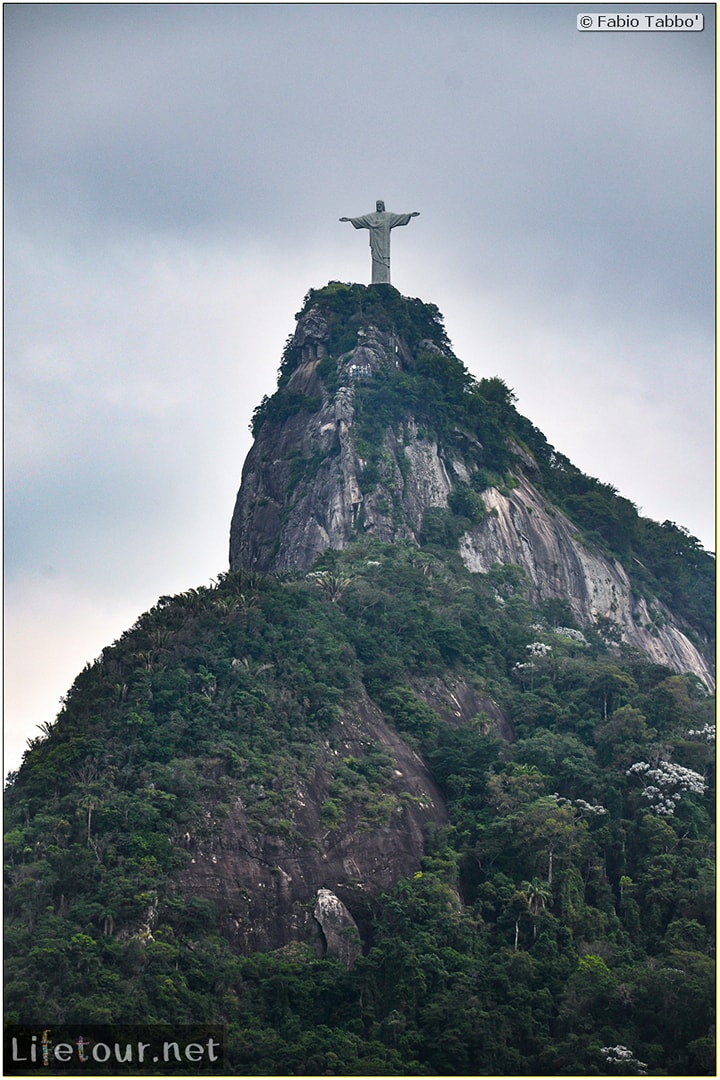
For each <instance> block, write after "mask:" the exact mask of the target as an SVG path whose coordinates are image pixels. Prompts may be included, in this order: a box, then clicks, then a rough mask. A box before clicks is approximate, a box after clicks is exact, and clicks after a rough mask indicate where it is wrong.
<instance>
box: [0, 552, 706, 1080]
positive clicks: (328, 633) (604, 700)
mask: <svg viewBox="0 0 720 1080" xmlns="http://www.w3.org/2000/svg"><path fill="white" fill-rule="evenodd" d="M558 614H561V615H566V614H567V613H566V612H559V611H554V610H552V611H551V610H550V608H548V610H547V612H546V614H545V615H543V613H542V611H540V612H539V611H538V610H537V609H534V608H533V607H531V606H530V604H529V603H528V602H527V599H526V597H525V592H524V587H523V579H522V575H520V574H519V573H517V572H516V571H515V570H513V568H502V567H499V568H497V570H495V571H493V572H492V573H490V574H487V575H484V576H483V575H471V574H469V573H467V572H466V571H465V570H464V569H463V568H462V566H461V564H460V563H459V560H457V559H455V558H453V557H446V556H443V557H440V556H439V555H437V554H433V553H431V552H429V551H418V550H417V549H415V548H412V547H410V546H404V545H392V546H388V545H382V544H380V543H379V542H375V541H363V542H361V543H358V544H356V545H353V546H352V547H350V548H348V549H346V550H345V551H343V552H330V553H328V554H327V555H326V556H325V557H324V558H323V559H322V560H321V561H320V562H319V563H318V565H317V567H316V568H315V569H314V572H313V573H312V574H309V575H288V576H285V577H283V578H277V577H273V576H260V575H253V574H247V573H232V574H228V575H224V576H222V577H221V578H220V579H219V581H218V583H217V585H215V586H213V587H211V588H201V589H198V590H190V591H189V592H188V593H185V594H182V595H180V596H177V597H172V598H170V597H163V598H161V600H160V601H159V603H158V604H157V606H156V607H155V608H153V609H152V610H151V611H150V612H148V613H146V614H145V615H143V616H142V617H141V618H140V619H139V620H138V622H137V623H136V625H135V626H134V627H133V628H132V629H131V630H129V631H128V632H127V633H126V634H124V635H123V636H122V638H121V639H120V640H119V641H118V642H116V643H115V644H114V645H113V646H111V647H109V648H107V649H105V650H104V651H103V654H102V656H101V657H99V658H98V660H97V661H96V662H95V663H94V664H92V665H89V666H88V667H87V668H86V669H85V670H84V671H83V672H82V673H81V674H80V675H79V676H78V678H77V680H76V682H75V684H74V686H73V687H72V689H71V691H70V692H69V694H68V696H67V699H66V701H65V703H64V705H63V709H62V712H61V714H60V716H59V718H58V720H57V721H56V723H54V724H52V725H50V726H49V730H48V731H47V733H46V734H45V735H44V736H43V737H41V738H38V739H37V740H35V741H34V744H33V746H32V747H31V748H30V749H29V751H28V753H27V755H26V758H25V760H24V763H23V765H22V767H21V769H20V771H19V773H18V774H17V775H16V776H14V777H12V778H11V783H10V785H9V789H8V793H7V815H6V828H7V835H6V879H7V890H8V891H7V902H6V915H7V920H8V925H7V933H6V1007H7V1012H8V1018H9V1019H12V1020H18V1021H23V1022H39V1023H43V1024H45V1025H47V1024H52V1023H53V1022H56V1023H57V1022H60V1021H66V1022H72V1021H78V1022H80V1021H84V1022H86V1023H89V1022H95V1023H100V1022H127V1023H132V1022H135V1023H141V1022H145V1021H148V1020H152V1021H154V1022H168V1023H188V1022H201V1021H204V1022H221V1023H224V1024H226V1025H227V1032H228V1048H229V1061H230V1064H231V1067H232V1070H233V1071H236V1072H239V1073H242V1074H245V1075H262V1074H265V1075H283V1074H295V1075H310V1074H314V1075H317V1074H323V1073H324V1074H327V1075H336V1074H350V1075H363V1074H365V1075H378V1074H388V1075H408V1074H410V1075H425V1074H428V1075H431V1074H442V1075H459V1074H467V1073H491V1074H495V1075H498V1074H504V1073H519V1074H535V1075H563V1074H571V1073H582V1074H583V1075H585V1074H590V1075H592V1074H604V1073H607V1071H608V1069H607V1060H606V1059H607V1056H608V1053H609V1050H608V1051H607V1052H606V1051H605V1050H604V1049H603V1048H617V1047H621V1048H623V1047H624V1048H627V1049H628V1051H629V1054H630V1057H629V1058H627V1057H626V1058H623V1061H624V1062H625V1066H626V1067H627V1061H628V1060H631V1059H632V1061H635V1062H640V1063H645V1065H646V1066H647V1071H649V1072H652V1073H653V1074H655V1075H662V1074H675V1075H677V1074H681V1075H707V1074H709V1073H712V1072H713V1070H714V1044H713V1041H712V1040H713V1035H712V1027H711V1025H712V1022H713V1018H712V1015H711V1014H712V1004H713V1000H714V993H713V984H712V959H711V957H712V947H713V934H714V908H713V897H714V871H713V864H712V861H711V860H712V818H713V813H712V811H713V779H714V771H713V744H712V735H713V733H714V729H713V730H711V728H710V725H712V724H713V722H714V713H713V706H712V701H711V699H710V698H709V697H708V696H707V694H706V692H705V691H704V690H703V689H702V687H700V685H699V684H698V681H697V680H696V679H694V678H692V677H689V676H680V675H672V674H671V673H669V672H668V671H667V670H665V669H663V668H658V667H655V666H653V665H651V664H649V663H648V662H647V660H646V659H644V658H643V657H640V656H638V655H637V654H635V653H633V652H632V651H629V650H627V649H625V648H623V647H618V646H616V645H613V644H612V643H610V644H608V643H606V641H605V640H604V639H603V638H602V636H601V635H600V634H599V633H596V632H593V631H589V630H587V629H585V630H584V631H583V632H582V633H580V631H579V630H578V629H577V628H573V627H572V625H569V624H568V621H567V620H566V621H565V622H564V624H563V625H562V626H560V628H559V629H558V626H557V623H556V620H555V616H556V615H558ZM448 676H452V677H453V678H455V679H462V680H464V681H465V683H466V684H467V685H469V686H472V687H474V689H475V691H476V692H477V693H478V694H480V695H482V696H484V697H485V698H487V699H492V700H493V701H494V702H495V703H496V704H497V706H499V708H500V709H501V710H502V712H503V714H504V715H505V716H506V717H507V718H508V720H509V721H510V722H511V724H512V725H513V728H514V732H515V739H514V741H510V742H507V741H504V740H502V739H501V738H499V737H498V735H497V733H495V731H494V730H493V725H492V722H491V721H490V719H489V717H488V715H487V714H480V715H478V716H477V717H476V718H474V719H473V721H472V722H471V723H464V724H450V723H447V722H445V721H443V720H442V719H441V718H440V716H439V715H438V714H437V713H436V712H435V711H434V710H433V709H432V708H431V707H430V706H429V705H428V704H427V703H426V701H425V700H423V699H422V696H421V695H420V692H419V688H421V687H422V686H423V685H429V683H430V682H431V681H432V680H433V679H437V678H439V677H440V678H442V677H448ZM363 691H367V692H368V693H369V694H370V696H371V697H372V698H373V699H374V701H375V702H376V703H377V704H378V705H379V706H380V708H382V710H383V711H384V713H385V716H386V717H387V718H388V719H389V720H390V722H391V723H393V724H394V725H395V726H396V727H397V730H398V731H399V732H400V733H401V734H402V736H403V738H405V739H406V740H407V741H408V742H409V743H410V744H411V745H412V746H413V747H414V748H415V749H416V750H417V751H418V752H420V753H421V754H422V755H423V757H424V758H425V760H426V761H427V763H428V765H429V767H430V768H431V771H432V773H433V775H434V777H435V779H436V782H437V783H438V784H439V785H440V787H441V790H442V791H443V792H444V794H445V797H446V799H447V803H448V807H449V811H450V823H449V825H448V826H446V827H444V828H442V829H438V830H436V831H435V832H434V833H433V834H432V835H430V836H429V837H428V845H427V856H426V859H425V861H424V864H423V866H422V867H421V869H420V870H419V871H418V873H417V874H416V875H415V876H414V877H413V878H411V879H410V880H402V881H400V882H398V884H397V885H396V886H395V888H393V889H392V890H390V892H388V893H387V894H386V895H383V896H381V897H378V898H376V899H375V900H374V901H372V902H371V903H370V907H369V908H368V909H367V910H366V911H364V912H363V913H362V916H363V917H362V920H361V922H362V925H363V926H364V927H365V929H364V935H365V949H364V955H363V956H362V957H360V958H359V959H358V961H357V962H356V963H355V965H354V967H353V968H352V969H351V970H350V971H346V970H345V969H344V968H343V967H342V966H341V965H339V964H338V963H337V962H336V961H333V960H329V959H326V960H319V959H317V958H316V956H315V954H314V953H313V952H312V950H310V949H309V947H307V948H306V947H305V946H300V945H298V946H296V947H288V948H286V949H284V950H280V951H278V952H277V953H269V954H257V955H254V956H250V957H242V956H239V955H237V954H235V953H234V952H233V950H232V949H231V947H230V945H229V944H228V943H227V942H226V941H225V940H224V939H223V938H222V937H221V936H219V934H218V932H217V912H216V911H215V909H214V906H213V905H212V904H210V903H208V902H207V901H203V900H200V899H196V898H193V897H192V896H186V895H183V894H182V893H181V892H178V890H177V888H176V887H175V886H174V884H173V881H174V880H175V879H174V875H175V874H176V873H177V871H178V870H179V869H181V868H182V866H183V865H185V862H186V860H187V859H188V857H189V856H188V853H187V852H186V851H185V850H184V848H183V845H182V843H181V842H180V840H179V837H181V836H182V834H183V833H184V832H185V831H186V830H190V831H192V832H193V833H194V834H195V833H199V834H200V835H202V834H203V830H204V832H205V835H212V834H213V833H217V832H218V831H219V830H221V829H222V826H223V822H224V820H225V818H226V817H227V815H228V813H229V812H230V808H231V806H232V805H233V803H234V802H235V801H236V800H237V799H238V798H241V799H242V801H243V804H244V806H245V807H246V810H247V813H248V816H249V819H250V821H251V823H254V827H255V828H257V829H258V830H262V831H263V832H265V833H270V834H274V835H276V836H278V837H282V838H283V839H284V840H285V842H286V843H288V844H290V845H292V846H293V847H294V848H295V849H296V850H301V849H302V846H303V845H305V844H308V843H312V841H313V838H312V837H306V836H302V835H299V833H298V832H297V829H296V826H295V825H294V821H293V807H294V805H295V800H296V794H295V792H296V790H297V785H298V781H299V780H302V779H303V778H307V777H308V776H310V775H311V773H312V771H313V769H314V767H315V764H316V762H317V756H318V753H319V752H320V749H321V747H322V745H323V743H324V741H325V740H327V739H330V740H332V739H333V738H334V735H333V730H334V729H333V725H334V723H335V720H336V719H337V718H338V717H339V716H341V715H342V714H343V711H344V710H345V709H347V708H349V707H350V703H351V702H352V701H353V700H354V699H355V698H356V697H357V695H358V694H359V693H361V692H363ZM708 740H710V741H708ZM643 763H645V764H646V765H647V769H645V768H644V766H643ZM636 765H637V766H640V767H639V768H636V769H634V770H633V766H636ZM660 765H661V766H662V767H661V768H660V771H659V772H658V775H657V776H655V777H649V773H648V771H647V770H648V769H650V768H655V769H658V767H659V766H660ZM391 767H392V762H391V759H390V758H389V757H388V756H387V754H386V753H384V752H383V751H382V750H381V749H380V748H379V747H377V746H372V745H369V746H368V747H367V749H366V752H365V754H364V755H363V756H362V757H360V756H351V757H348V756H345V757H343V756H342V755H338V757H337V765H336V770H335V775H334V780H333V784H332V789H331V791H330V792H329V794H328V797H327V799H326V801H325V804H324V805H323V808H322V811H323V822H324V827H325V828H335V827H341V826H342V822H343V820H344V819H345V817H346V815H347V813H348V810H349V809H350V808H354V810H355V812H356V813H359V814H360V819H361V821H362V820H364V821H366V822H369V823H370V822H385V821H388V820H389V819H390V817H391V815H392V812H393V809H394V806H393V798H392V797H388V795H387V785H386V779H387V776H388V771H389V770H390V769H391ZM651 780H652V783H651V782H650V781H651ZM663 785H664V786H663ZM651 788H657V789H658V790H660V789H661V788H662V790H663V791H664V793H665V796H667V798H668V799H669V805H670V807H671V810H670V812H669V813H668V812H666V810H667V806H666V804H665V803H663V802H662V801H659V799H658V798H657V797H656V796H654V795H653V794H652V791H651V790H650V789H651ZM151 913H152V921H153V929H152V935H150V934H144V932H143V930H142V927H143V926H144V925H145V924H147V922H148V919H149V916H150V914H151ZM658 1003H660V1005H661V1007H658ZM629 1068H630V1071H631V1072H632V1071H633V1069H634V1070H635V1071H638V1070H639V1068H640V1066H639V1065H636V1066H632V1065H631V1066H630V1067H629ZM611 1071H612V1070H611Z"/></svg>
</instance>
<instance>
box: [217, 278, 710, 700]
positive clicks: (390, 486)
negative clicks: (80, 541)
mask: <svg viewBox="0 0 720 1080" xmlns="http://www.w3.org/2000/svg"><path fill="white" fill-rule="evenodd" d="M353 288H354V289H358V288H359V287H357V286H354V287H353ZM377 288H378V287H375V289H376V290H377ZM386 289H387V291H386V292H383V293H376V294H375V295H376V296H380V297H382V296H385V297H386V298H387V301H388V307H389V308H393V307H394V309H395V310H397V296H398V294H396V293H395V290H390V287H386ZM370 291H371V290H368V292H370ZM328 292H329V293H330V297H331V298H332V297H333V295H338V293H340V292H341V287H339V286H337V285H336V286H332V285H331V286H329V287H328V290H320V292H319V293H318V294H316V298H315V302H313V296H312V294H311V298H310V301H309V302H308V304H306V307H305V309H304V310H303V312H301V313H300V315H299V317H298V322H297V328H296V330H295V334H294V336H293V338H292V339H291V341H290V342H289V345H288V348H287V350H286V364H285V367H286V370H285V371H282V370H281V379H280V386H279V390H278V394H277V395H276V396H275V398H274V399H271V400H270V401H269V402H268V401H266V402H265V403H264V406H263V407H262V408H261V409H260V410H258V413H259V415H258V417H257V423H256V428H255V433H256V439H255V443H254V445H253V447H252V449H251V451H250V453H249V454H248V457H247V460H246V462H245V466H244V469H243V475H242V484H241V488H240V491H239V494H238V498H237V502H236V506H235V512H234V514H233V518H232V524H231V532H230V565H231V567H233V568H241V567H245V568H252V569H257V570H262V571H270V570H274V571H282V570H297V569H308V568H310V567H311V566H312V565H313V563H314V561H315V560H316V558H317V557H318V556H319V555H320V554H321V553H322V552H324V551H326V550H328V549H333V548H334V549H339V548H344V547H345V546H346V545H347V544H348V543H350V542H351V541H352V540H353V539H354V538H357V536H358V535H362V534H370V535H372V536H375V537H377V538H378V539H380V540H383V541H388V542H393V541H398V540H405V541H409V542H411V543H413V544H418V545H420V543H421V542H422V539H423V530H424V529H425V530H427V523H428V516H427V512H428V511H431V512H432V511H438V510H439V511H445V512H448V507H449V506H451V505H452V504H453V500H454V499H455V500H457V498H458V497H460V498H461V499H462V496H463V493H465V494H467V493H468V492H469V491H470V492H472V491H473V489H474V490H475V491H477V490H478V489H479V488H482V490H481V492H480V496H479V497H480V498H481V500H482V506H481V508H480V512H479V513H478V512H477V508H476V513H475V514H474V515H473V516H474V517H475V518H480V520H477V521H468V522H467V524H468V525H469V528H467V529H466V530H465V531H464V532H463V533H462V535H461V536H459V538H457V550H458V551H459V553H460V555H461V557H462V559H463V562H464V563H465V565H466V566H467V567H468V569H470V570H471V571H474V572H477V573H486V572H487V571H488V570H489V569H490V568H491V567H492V566H494V565H497V564H503V563H505V564H513V565H515V566H518V567H520V568H521V570H522V571H523V572H524V573H525V574H526V576H527V586H528V594H529V596H530V598H531V599H532V600H534V601H541V600H548V599H556V600H561V601H564V602H566V603H567V604H568V605H569V607H570V609H571V611H572V613H573V615H574V617H575V619H576V621H577V623H578V624H579V625H580V626H583V627H586V626H592V625H594V624H595V623H596V622H597V620H598V619H603V620H609V621H610V623H611V624H614V627H615V630H616V632H617V634H618V635H619V636H620V638H621V640H623V641H625V642H627V643H628V644H630V645H633V646H635V647H636V648H638V649H641V650H642V651H643V652H645V653H646V654H647V655H648V657H650V659H651V660H652V661H654V662H655V663H658V664H663V665H667V666H668V667H669V668H671V669H672V670H673V671H676V672H687V671H689V672H693V673H694V674H696V675H697V676H698V677H699V678H700V679H702V680H703V682H705V683H706V684H707V685H708V686H713V685H714V680H713V672H712V664H711V661H710V660H709V658H708V655H704V652H703V650H702V647H701V646H699V645H698V644H697V643H695V642H694V641H692V640H691V637H690V636H689V634H690V630H689V628H688V627H687V626H686V625H683V624H682V622H681V621H680V620H678V619H677V618H676V617H674V615H673V614H672V613H671V611H670V610H669V609H668V607H667V606H666V605H665V604H663V603H662V602H661V601H660V600H659V599H656V598H654V597H651V596H648V595H640V594H639V593H638V591H637V590H635V589H634V588H633V585H632V584H631V581H630V578H629V576H628V573H627V570H626V569H625V568H624V567H623V565H621V563H620V562H619V561H618V560H617V559H614V558H612V557H610V556H608V554H606V553H605V552H603V551H602V550H600V549H599V548H598V546H597V545H596V544H593V543H591V542H590V541H589V540H588V539H587V538H586V537H585V536H584V535H583V531H582V530H581V529H580V528H579V527H578V526H577V525H575V524H573V522H572V521H570V520H569V518H568V517H567V516H566V515H565V514H563V513H562V512H561V511H560V510H559V509H558V508H557V507H556V506H554V505H552V504H551V503H549V501H548V498H547V497H546V496H545V495H543V494H542V493H541V491H540V490H539V489H538V488H537V487H536V486H535V482H534V481H535V477H536V476H537V474H538V468H537V464H536V462H535V461H534V459H533V455H532V453H530V452H528V451H527V450H526V449H523V448H521V447H520V446H519V445H517V444H516V443H513V442H512V440H506V442H507V443H508V451H509V455H510V460H509V467H508V468H507V470H506V472H505V476H504V482H503V483H500V484H498V483H496V484H493V483H487V484H486V485H482V484H477V482H476V481H477V478H478V474H479V473H480V472H481V471H482V470H486V469H487V466H488V463H489V461H490V457H491V455H489V453H488V449H487V446H486V445H485V444H484V443H483V442H481V441H480V440H479V439H478V438H476V437H475V436H474V435H473V433H472V432H469V431H467V430H466V429H465V427H464V426H463V424H462V421H461V419H460V417H458V422H457V423H452V422H451V423H450V424H449V425H448V424H447V423H446V424H445V437H444V438H443V439H442V440H441V439H440V438H438V436H437V434H436V433H435V432H434V431H433V430H432V428H431V425H429V424H428V423H427V422H426V418H427V415H428V409H429V410H430V412H431V411H432V402H427V401H426V402H423V403H422V408H421V410H418V409H417V401H415V402H414V401H413V400H412V396H411V395H409V396H408V401H407V403H406V405H405V407H402V406H401V407H400V408H399V409H396V410H395V413H394V415H393V416H392V418H391V419H390V421H389V422H388V423H387V424H385V425H383V426H382V427H381V428H380V429H379V428H378V424H377V423H375V424H374V425H372V424H371V425H370V426H374V431H375V440H376V441H375V445H372V444H370V443H369V440H368V439H367V429H368V420H369V419H372V418H369V417H368V411H369V410H372V408H373V406H377V404H378V402H379V401H380V402H382V397H378V395H377V393H376V394H375V395H374V397H372V398H371V401H370V403H368V401H367V400H366V395H367V389H368V387H370V386H372V384H373V383H379V384H380V385H381V386H382V385H383V381H384V380H385V381H387V380H388V378H390V380H392V377H393V375H394V376H396V381H397V377H401V376H402V374H403V372H406V373H409V374H412V373H413V372H414V371H416V370H417V368H418V367H419V366H422V365H423V364H424V365H427V364H428V363H430V362H432V361H433V360H435V361H436V362H437V363H438V364H442V363H443V362H444V361H451V360H452V361H454V359H455V358H454V357H453V354H452V352H451V350H450V348H449V344H448V342H447V339H446V337H445V334H444V331H443V329H442V325H441V318H440V317H439V315H438V313H437V312H436V309H432V308H430V309H426V310H425V311H424V312H423V314H424V315H425V321H424V324H423V329H424V330H425V332H426V333H427V336H424V337H423V336H420V335H419V334H418V333H417V332H416V333H415V335H414V338H413V337H412V336H411V335H409V334H407V333H406V334H403V333H402V332H400V331H398V329H397V326H396V323H395V322H393V319H392V316H391V317H390V318H386V317H384V316H385V315H386V312H384V311H383V310H382V305H380V307H379V308H378V305H375V308H374V310H372V311H369V312H367V313H365V314H363V313H360V314H358V313H356V314H355V315H354V316H353V317H352V318H351V319H349V320H348V321H347V324H346V325H345V326H344V327H343V329H344V336H343V339H342V340H341V341H340V342H339V343H338V336H339V335H338V316H337V314H335V313H334V312H333V311H332V310H330V311H328V307H327V304H326V302H325V301H326V299H327V293H328ZM411 303H412V304H414V305H416V308H415V310H416V311H417V310H418V307H417V305H419V307H420V308H425V305H420V302H419V301H413V302H411ZM428 310H429V312H430V314H429V317H428V315H427V311H428ZM378 315H380V318H378ZM380 324H382V325H380ZM455 362H456V363H457V361H455ZM273 406H276V407H273ZM277 406H279V407H277ZM420 411H422V413H423V416H420V415H418V413H419V412H420ZM359 413H360V415H361V422H360V423H358V414H359ZM495 479H496V480H498V479H500V478H499V477H496V478H495ZM461 519H462V516H460V519H459V520H461Z"/></svg>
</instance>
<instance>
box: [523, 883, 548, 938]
mask: <svg viewBox="0 0 720 1080" xmlns="http://www.w3.org/2000/svg"><path fill="white" fill-rule="evenodd" d="M520 892H521V893H522V894H523V896H524V897H525V899H526V900H527V906H528V911H529V912H530V914H531V915H532V919H533V940H535V938H536V937H537V922H536V921H535V920H536V919H537V917H538V915H539V914H540V912H541V911H542V910H543V908H544V907H545V905H546V904H548V903H550V904H551V903H552V889H551V887H550V884H549V882H547V881H541V880H540V879H539V878H533V879H532V881H523V883H522V885H521V886H520Z"/></svg>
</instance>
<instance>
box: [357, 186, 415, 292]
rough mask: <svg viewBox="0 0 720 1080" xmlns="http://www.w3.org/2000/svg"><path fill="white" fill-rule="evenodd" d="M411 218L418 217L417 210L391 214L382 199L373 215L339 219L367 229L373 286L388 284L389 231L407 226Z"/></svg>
mask: <svg viewBox="0 0 720 1080" xmlns="http://www.w3.org/2000/svg"><path fill="white" fill-rule="evenodd" d="M413 217H420V214H419V212H418V211H417V210H415V211H414V212H413V213H412V214H391V213H389V211H387V210H386V209H385V203H384V202H383V201H382V199H378V201H377V203H376V209H375V213H374V214H363V216H362V217H351V218H347V217H341V218H340V220H341V221H349V222H350V224H351V225H354V226H355V228H356V229H368V231H369V233H370V248H371V250H372V283H373V285H376V284H379V283H380V282H386V283H387V284H388V285H389V284H390V230H391V229H394V228H395V227H396V226H397V225H407V223H408V221H409V220H410V218H413Z"/></svg>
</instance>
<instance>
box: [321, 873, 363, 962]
mask: <svg viewBox="0 0 720 1080" xmlns="http://www.w3.org/2000/svg"><path fill="white" fill-rule="evenodd" d="M313 918H314V919H315V922H316V923H317V924H318V926H319V927H320V933H321V934H322V940H323V944H324V951H323V956H332V957H335V958H336V959H338V960H340V961H341V962H342V963H343V964H344V965H345V967H346V968H351V967H352V966H353V964H354V963H355V961H356V960H357V958H358V956H360V954H361V952H362V943H361V941H360V932H359V930H358V928H357V924H356V922H355V920H354V919H353V917H352V915H351V914H350V912H349V911H348V909H347V908H346V907H345V905H344V904H343V902H342V900H338V898H337V896H336V895H335V893H334V892H331V891H330V889H318V891H317V900H316V901H315V910H314V911H313Z"/></svg>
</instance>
